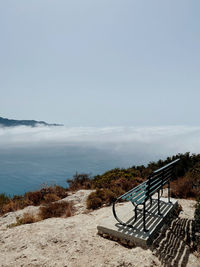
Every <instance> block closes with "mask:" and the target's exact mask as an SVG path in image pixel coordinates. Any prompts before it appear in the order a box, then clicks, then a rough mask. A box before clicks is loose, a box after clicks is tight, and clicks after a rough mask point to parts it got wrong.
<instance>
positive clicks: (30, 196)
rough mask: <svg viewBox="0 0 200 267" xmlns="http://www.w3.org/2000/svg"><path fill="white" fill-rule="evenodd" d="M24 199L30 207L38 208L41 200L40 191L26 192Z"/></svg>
mask: <svg viewBox="0 0 200 267" xmlns="http://www.w3.org/2000/svg"><path fill="white" fill-rule="evenodd" d="M25 199H26V200H27V201H28V203H29V204H30V205H33V206H38V205H39V204H40V203H41V202H42V200H43V194H42V192H40V191H34V192H28V193H26V194H25Z"/></svg>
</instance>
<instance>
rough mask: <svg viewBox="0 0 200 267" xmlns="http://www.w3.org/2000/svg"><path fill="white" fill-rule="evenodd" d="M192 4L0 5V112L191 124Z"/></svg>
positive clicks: (199, 83) (198, 61)
mask: <svg viewBox="0 0 200 267" xmlns="http://www.w3.org/2000/svg"><path fill="white" fill-rule="evenodd" d="M199 12H200V1H199V0H188V1H184V0H167V1H160V0H157V1H154V0H151V1H148V0H146V1H142V0H137V1H134V0H123V1H122V0H120V1H119V0H112V1H111V0H99V1H97V0H90V1H89V0H84V1H83V0H79V1H76V0H71V1H67V0H62V1H61V0H0V36H1V39H0V95H1V97H0V116H3V117H9V118H17V119H37V120H46V121H48V122H59V123H64V124H66V125H68V126H159V125H183V124H184V125H199V114H200V104H199V102H200V16H199Z"/></svg>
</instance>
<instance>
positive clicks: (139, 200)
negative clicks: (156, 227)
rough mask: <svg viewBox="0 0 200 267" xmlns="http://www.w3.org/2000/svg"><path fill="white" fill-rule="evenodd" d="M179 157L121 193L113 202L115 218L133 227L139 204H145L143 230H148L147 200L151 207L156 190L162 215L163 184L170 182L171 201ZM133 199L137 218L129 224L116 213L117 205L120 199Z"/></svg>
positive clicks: (122, 223)
mask: <svg viewBox="0 0 200 267" xmlns="http://www.w3.org/2000/svg"><path fill="white" fill-rule="evenodd" d="M178 161H179V159H176V160H174V161H172V162H171V163H169V164H167V165H165V166H164V167H162V168H160V169H158V170H156V171H154V172H153V173H152V174H151V175H150V176H149V177H148V178H147V180H146V181H145V182H143V183H141V184H140V185H138V186H136V187H134V188H133V189H131V190H130V191H128V192H126V193H125V194H123V195H121V196H120V197H119V198H117V200H116V201H115V202H114V203H113V215H114V217H115V219H116V220H117V221H118V222H119V223H120V224H121V225H124V226H129V227H133V224H134V223H135V222H136V221H137V214H138V210H140V209H139V208H138V206H140V205H143V230H144V231H145V232H147V231H148V230H147V229H146V212H147V209H146V202H147V201H148V200H150V207H151V206H152V195H153V194H155V193H156V192H157V193H158V215H162V214H161V212H160V196H161V194H160V193H161V192H163V186H164V185H166V184H168V201H169V202H170V179H171V178H172V176H173V173H174V168H175V166H176V164H177V163H178ZM121 200H123V201H131V203H132V204H133V206H134V207H135V218H134V221H133V223H132V224H127V223H125V222H123V221H122V220H120V219H119V217H118V216H117V213H116V209H115V205H116V203H117V202H119V201H121Z"/></svg>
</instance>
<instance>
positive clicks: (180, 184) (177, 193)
mask: <svg viewBox="0 0 200 267" xmlns="http://www.w3.org/2000/svg"><path fill="white" fill-rule="evenodd" d="M171 187H172V189H171V196H172V197H175V198H193V199H195V198H196V197H197V196H198V192H199V190H198V189H197V188H194V186H193V181H192V180H191V179H190V177H189V176H187V175H186V176H184V177H180V178H178V179H177V180H175V181H173V182H172V183H171Z"/></svg>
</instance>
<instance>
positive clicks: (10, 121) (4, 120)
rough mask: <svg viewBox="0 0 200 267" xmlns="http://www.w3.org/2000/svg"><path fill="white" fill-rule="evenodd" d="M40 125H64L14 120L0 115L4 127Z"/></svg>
mask: <svg viewBox="0 0 200 267" xmlns="http://www.w3.org/2000/svg"><path fill="white" fill-rule="evenodd" d="M38 125H42V126H63V124H57V123H47V122H45V121H36V120H14V119H7V118H3V117H0V126H3V127H14V126H31V127H36V126H38Z"/></svg>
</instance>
